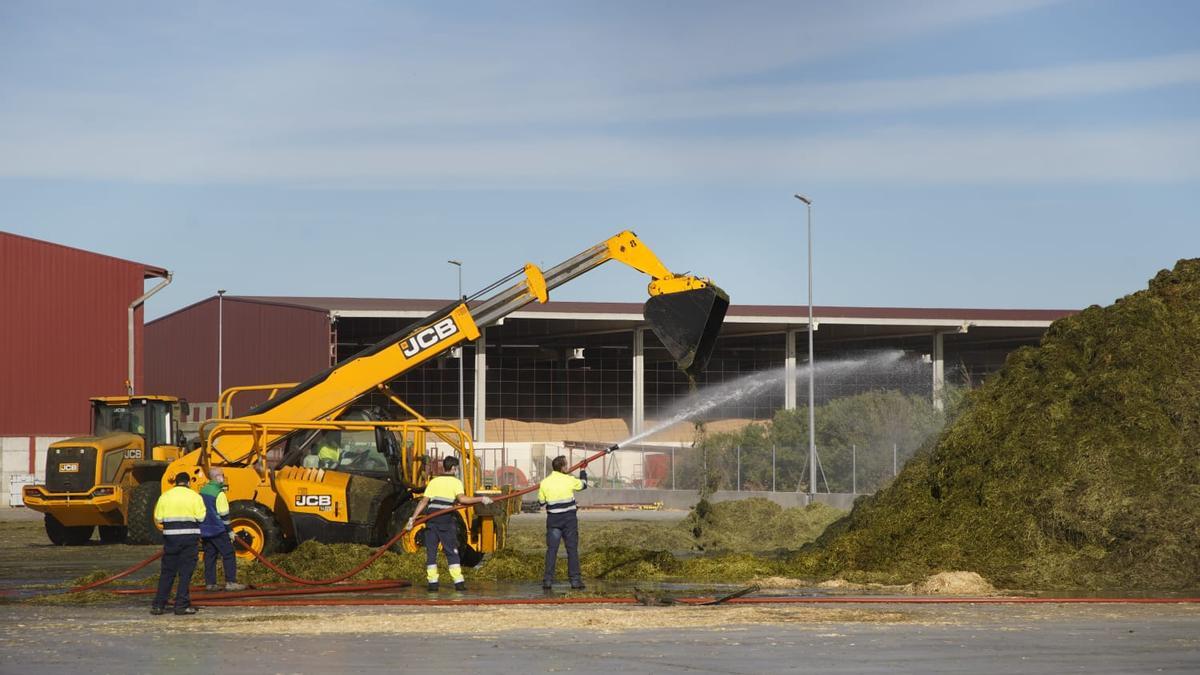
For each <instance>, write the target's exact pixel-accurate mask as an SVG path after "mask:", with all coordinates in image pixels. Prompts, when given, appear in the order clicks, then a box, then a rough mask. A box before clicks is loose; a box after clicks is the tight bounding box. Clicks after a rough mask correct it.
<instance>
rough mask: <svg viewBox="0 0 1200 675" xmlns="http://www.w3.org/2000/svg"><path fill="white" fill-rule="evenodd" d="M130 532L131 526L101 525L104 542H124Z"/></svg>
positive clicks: (101, 537) (101, 541)
mask: <svg viewBox="0 0 1200 675" xmlns="http://www.w3.org/2000/svg"><path fill="white" fill-rule="evenodd" d="M128 534H129V528H127V527H124V526H122V525H101V526H100V543H102V544H124V543H125V538H126V536H128Z"/></svg>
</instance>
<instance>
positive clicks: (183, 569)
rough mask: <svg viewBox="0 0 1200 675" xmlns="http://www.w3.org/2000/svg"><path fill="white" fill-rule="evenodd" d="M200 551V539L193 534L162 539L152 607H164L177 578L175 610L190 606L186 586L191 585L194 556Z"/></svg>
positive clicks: (189, 593) (190, 602)
mask: <svg viewBox="0 0 1200 675" xmlns="http://www.w3.org/2000/svg"><path fill="white" fill-rule="evenodd" d="M199 549H200V537H199V536H197V535H194V534H177V535H167V536H165V537H163V557H162V569H161V570H160V572H159V576H158V592H157V593H155V594H154V606H155V607H166V606H167V600H168V599H169V598H170V597H171V586H172V585H174V583H175V578H176V577H178V578H179V590H177V591H176V592H175V609H176V610H180V609H183V608H185V607H187V606H189V605H191V604H192V596H191V592H190V590H189V588H188V585H189V584H191V583H192V572H195V571H196V554H197V553H198V552H199Z"/></svg>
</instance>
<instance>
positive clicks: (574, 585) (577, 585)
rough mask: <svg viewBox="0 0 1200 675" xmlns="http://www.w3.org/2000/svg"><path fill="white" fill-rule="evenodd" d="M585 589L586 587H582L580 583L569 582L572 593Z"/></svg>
mask: <svg viewBox="0 0 1200 675" xmlns="http://www.w3.org/2000/svg"><path fill="white" fill-rule="evenodd" d="M585 588H587V586H584V585H583V582H582V581H572V582H571V590H573V591H582V590H583V589H585Z"/></svg>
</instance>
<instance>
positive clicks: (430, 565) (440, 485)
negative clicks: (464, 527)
mask: <svg viewBox="0 0 1200 675" xmlns="http://www.w3.org/2000/svg"><path fill="white" fill-rule="evenodd" d="M457 467H458V458H457V457H446V458H445V459H443V460H442V473H441V474H440V475H438V476H435V477H434V478H432V479H431V480H430V481H429V484H428V485H426V486H425V494H424V496H422V497H421V501H419V502H417V508H416V510H414V511H413V515H412V517H411V518H409V519H408V523H407V524H406V525H405V527H404V529H405V530H406V531H407V530H411V529H412V528H413V521H414V520H415V519H416V518H417V517H418V516H420V515H421V514H422V513H424V512H425V510H426V508H428V510H429V514H430V516H431V517H430V519H429V520H428V521H426V522H425V579H426V581H428V582H429V586H428V589H429V591H431V592H434V591H437V590H438V567H437V551H438V544H441V546H442V551H443V552H444V553H445V554H446V563H447V564H448V565H449V566H450V578H451V580H453V581H454V589H455V590H457V591H465V590H467V581H466V579H465V578H463V573H462V560H461V559H460V558H459V555H458V524H457V522H456V521H457V520H458V516H454V515H451V514H449V513H447V514H444V515H438V512H439V511H448V510H450V509H453V508H454V506H455V504H491V503H492V499H491V497H488V496H486V495H485V496H482V497H468V496H467V494H466V489H465V488H464V487H463V484H462V481H460V480H459V479H458V478H457V477H455V475H454V470H455V469H456V468H457Z"/></svg>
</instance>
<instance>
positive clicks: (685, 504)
mask: <svg viewBox="0 0 1200 675" xmlns="http://www.w3.org/2000/svg"><path fill="white" fill-rule="evenodd" d="M857 496H858V495H852V494H845V493H832V494H818V495H816V496H815V497H814V499H815V501H818V502H822V503H824V504H828V505H830V506H832V507H834V508H838V509H843V510H847V511H848V510H849V509H850V507H851V506H852V505H853V504H854V498H855V497H857ZM750 497H764V498H766V499H769V500H771V501H773V502H775V503H776V504H779V505H780V506H783V507H785V508H787V507H792V506H807V505H808V503H809V501H810V499H809V495H807V494H804V493H803V492H756V491H749V490H743V491H741V492H735V491H732V490H721V491H718V492H716V493H714V494H713V496H712V497H711V499H710V501H714V502H724V501H729V500H734V499H748V498H750ZM575 501H576V502H577V503H578V504H580V505H581V506H594V505H596V504H652V503H654V502H662V503H663V507H664V508H668V509H690V508H692V507H693V506H695V504H696V502H698V501H700V493H699V492H696V491H695V490H628V489H606V488H588V489H587V490H584V491H583V492H577V493H575Z"/></svg>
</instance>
